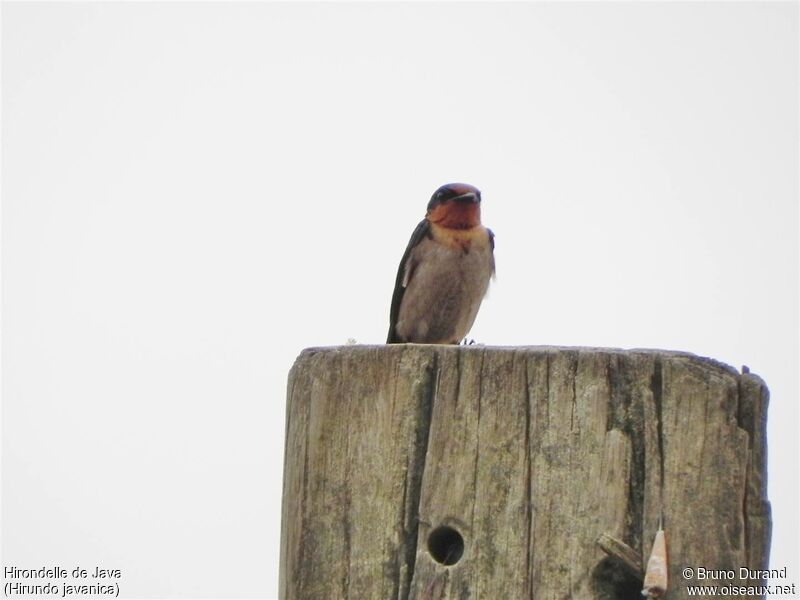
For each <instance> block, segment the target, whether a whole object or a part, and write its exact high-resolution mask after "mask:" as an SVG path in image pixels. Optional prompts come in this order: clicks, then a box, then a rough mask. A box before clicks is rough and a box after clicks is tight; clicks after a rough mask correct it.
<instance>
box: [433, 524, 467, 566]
mask: <svg viewBox="0 0 800 600" xmlns="http://www.w3.org/2000/svg"><path fill="white" fill-rule="evenodd" d="M428 552H430V553H431V556H432V557H433V560H435V561H436V562H438V563H441V564H443V565H448V566H449V565H454V564H456V563H457V562H458V561H459V560H461V557H462V556H463V555H464V538H463V537H461V534H460V533H458V531H456V530H455V529H453V528H452V527H448V526H447V525H442V526H441V527H437V528H436V529H434V530H433V531H431V533H430V535H429V536H428Z"/></svg>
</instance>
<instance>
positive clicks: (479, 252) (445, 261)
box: [386, 183, 494, 344]
mask: <svg viewBox="0 0 800 600" xmlns="http://www.w3.org/2000/svg"><path fill="white" fill-rule="evenodd" d="M492 275H494V234H493V233H492V232H491V230H489V229H487V228H486V227H484V226H483V225H481V193H480V192H479V191H478V190H477V189H475V188H474V187H472V186H471V185H467V184H466V183H449V184H447V185H443V186H442V187H440V188H439V189H438V190H436V192H435V193H434V194H433V196H432V197H431V201H430V202H429V203H428V212H427V213H426V215H425V218H424V219H423V220H422V221H421V222H420V224H419V225H417V228H416V229H415V230H414V233H413V234H412V235H411V240H410V241H409V242H408V247H407V248H406V251H405V254H403V259H402V260H401V261H400V267H399V268H398V270H397V280H396V282H395V285H394V295H393V296H392V308H391V311H390V314H389V337H388V339H387V340H386V343H387V344H398V343H405V342H414V343H419V344H458V343H459V341H460V340H461V339H462V338H463V337H464V336H465V335H467V332H468V331H469V329H470V327H472V323H473V322H474V321H475V316H476V315H477V314H478V308H479V307H480V305H481V301H482V300H483V297H484V296H485V295H486V290H487V288H488V287H489V280H490V279H491V277H492Z"/></svg>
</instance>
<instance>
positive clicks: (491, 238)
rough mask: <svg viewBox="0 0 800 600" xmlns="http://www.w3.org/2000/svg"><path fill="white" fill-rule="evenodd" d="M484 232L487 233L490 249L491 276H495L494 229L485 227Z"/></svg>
mask: <svg viewBox="0 0 800 600" xmlns="http://www.w3.org/2000/svg"><path fill="white" fill-rule="evenodd" d="M486 232H487V233H488V234H489V247H490V248H491V249H492V277H495V276H496V275H497V271H496V270H495V268H494V231H492V230H491V229H489V228H488V227H487V228H486Z"/></svg>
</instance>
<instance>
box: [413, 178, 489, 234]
mask: <svg viewBox="0 0 800 600" xmlns="http://www.w3.org/2000/svg"><path fill="white" fill-rule="evenodd" d="M426 217H427V219H428V220H429V221H431V222H433V223H436V224H437V225H440V226H442V227H447V228H448V229H469V228H471V227H475V226H477V225H480V224H481V193H480V191H479V190H478V189H477V188H475V187H473V186H471V185H469V184H467V183H448V184H445V185H443V186H442V187H440V188H439V189H438V190H436V191H435V192H434V193H433V196H431V201H430V202H428V212H427V215H426Z"/></svg>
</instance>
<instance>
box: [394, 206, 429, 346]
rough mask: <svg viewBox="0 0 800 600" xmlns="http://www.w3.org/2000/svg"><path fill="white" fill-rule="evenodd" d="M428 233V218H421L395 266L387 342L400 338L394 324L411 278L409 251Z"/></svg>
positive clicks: (398, 340)
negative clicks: (395, 277)
mask: <svg viewBox="0 0 800 600" xmlns="http://www.w3.org/2000/svg"><path fill="white" fill-rule="evenodd" d="M429 235H430V224H429V223H428V219H422V221H420V223H419V225H417V228H416V229H415V230H414V233H412V234H411V239H410V240H409V241H408V246H407V247H406V251H405V253H404V254H403V258H402V259H401V260H400V266H399V267H398V268H397V279H396V280H395V282H394V294H392V308H391V310H390V311H389V336H388V337H387V339H386V343H387V344H398V343H400V342H401V341H402V340H400V339H399V338H398V337H397V333H396V332H395V326H396V325H397V317H398V316H399V314H400V303H401V302H402V301H403V294H404V293H405V291H406V285H408V281H409V280H410V279H411V274H412V271H413V270H414V265H412V264H411V263H410V261H409V258H410V257H411V251H412V250H414V248H416V246H417V244H419V243H420V242H421V241H422V240H423V239H424V238H425V237H426V236H429Z"/></svg>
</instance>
